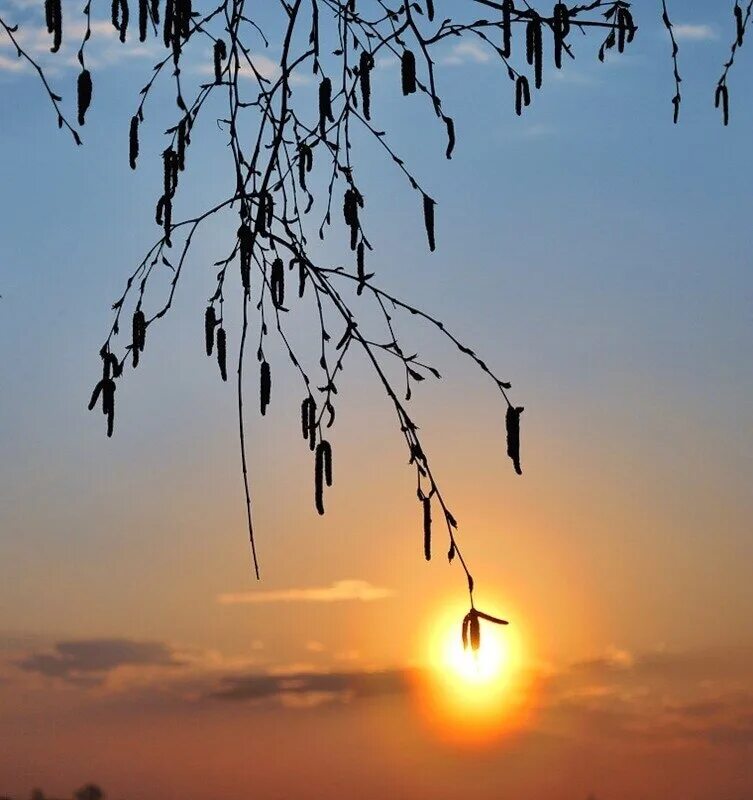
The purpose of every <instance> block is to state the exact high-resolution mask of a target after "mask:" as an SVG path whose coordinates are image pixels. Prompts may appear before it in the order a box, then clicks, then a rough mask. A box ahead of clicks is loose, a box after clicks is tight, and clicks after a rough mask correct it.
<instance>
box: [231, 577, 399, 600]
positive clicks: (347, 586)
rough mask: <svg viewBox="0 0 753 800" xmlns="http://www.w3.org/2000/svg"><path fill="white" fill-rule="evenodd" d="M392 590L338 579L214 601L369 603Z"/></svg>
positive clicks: (241, 593)
mask: <svg viewBox="0 0 753 800" xmlns="http://www.w3.org/2000/svg"><path fill="white" fill-rule="evenodd" d="M394 594H395V593H394V592H393V591H392V589H384V588H382V587H379V586H372V584H370V583H369V582H368V581H360V580H352V579H351V580H342V581H335V582H334V583H333V584H332V585H331V586H322V587H311V588H306V589H304V588H300V589H278V590H273V591H269V592H235V593H228V594H221V595H219V596H218V598H217V602H218V603H221V604H222V605H239V604H244V603H337V602H342V601H346V600H360V601H361V602H371V601H373V600H384V599H385V598H387V597H393V596H394Z"/></svg>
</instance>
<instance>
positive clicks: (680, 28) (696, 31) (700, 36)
mask: <svg viewBox="0 0 753 800" xmlns="http://www.w3.org/2000/svg"><path fill="white" fill-rule="evenodd" d="M673 30H674V33H675V38H676V39H677V40H678V41H688V42H708V41H711V40H713V39H718V38H719V37H718V35H717V33H716V31H715V30H714V29H713V28H712V27H711V26H710V25H689V24H677V25H674V26H673Z"/></svg>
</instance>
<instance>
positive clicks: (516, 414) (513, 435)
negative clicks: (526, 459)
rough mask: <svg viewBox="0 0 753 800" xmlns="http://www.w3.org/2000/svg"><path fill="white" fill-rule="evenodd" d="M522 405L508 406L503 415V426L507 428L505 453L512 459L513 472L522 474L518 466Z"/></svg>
mask: <svg viewBox="0 0 753 800" xmlns="http://www.w3.org/2000/svg"><path fill="white" fill-rule="evenodd" d="M522 412H523V407H522V406H518V407H517V408H516V407H515V406H508V407H507V414H506V415H505V427H506V429H507V455H508V456H510V458H511V459H512V463H513V466H514V467H515V472H517V473H518V475H522V474H523V470H522V469H521V468H520V415H521V413H522Z"/></svg>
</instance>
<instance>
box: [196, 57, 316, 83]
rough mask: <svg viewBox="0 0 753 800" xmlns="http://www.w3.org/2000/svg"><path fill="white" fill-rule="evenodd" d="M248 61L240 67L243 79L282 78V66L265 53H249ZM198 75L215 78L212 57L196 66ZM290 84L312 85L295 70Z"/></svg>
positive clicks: (271, 79)
mask: <svg viewBox="0 0 753 800" xmlns="http://www.w3.org/2000/svg"><path fill="white" fill-rule="evenodd" d="M248 59H249V61H250V62H251V63H250V64H249V63H248V61H245V60H244V61H243V62H242V63H241V65H240V69H239V71H238V74H239V75H240V77H241V78H246V79H248V80H254V81H257V80H259V78H262V79H263V80H264V81H271V82H274V81H276V80H277V79H278V78H279V77H280V73H281V70H280V65H279V63H278V62H277V61H275V60H274V59H272V58H270V57H269V56H267V55H265V54H264V53H249V55H248ZM196 73H197V74H199V75H211V76H214V66H213V65H212V59H211V57H207V58H206V59H204V61H203V62H202V63H200V64H198V65H196ZM289 80H290V84H291V85H292V86H305V85H307V84H310V83H312V79H311V77H310V76H309V75H306V74H304V73H303V72H301V71H300V70H299V71H296V70H294V71H293V72H292V73H291V74H290V79H289Z"/></svg>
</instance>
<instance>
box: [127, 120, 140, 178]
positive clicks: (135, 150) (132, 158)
mask: <svg viewBox="0 0 753 800" xmlns="http://www.w3.org/2000/svg"><path fill="white" fill-rule="evenodd" d="M138 157H139V117H138V114H134V115H133V116H132V117H131V128H130V130H129V132H128V163H129V164H130V165H131V169H136V159H137V158H138Z"/></svg>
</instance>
